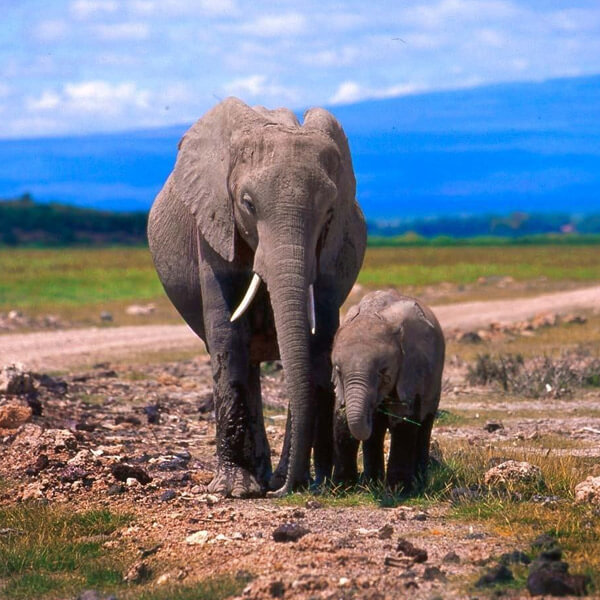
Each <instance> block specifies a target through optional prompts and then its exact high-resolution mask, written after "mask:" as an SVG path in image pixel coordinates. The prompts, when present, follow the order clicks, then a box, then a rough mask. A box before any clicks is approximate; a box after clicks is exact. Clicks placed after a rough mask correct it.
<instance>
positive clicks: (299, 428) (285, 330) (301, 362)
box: [267, 232, 315, 496]
mask: <svg viewBox="0 0 600 600" xmlns="http://www.w3.org/2000/svg"><path fill="white" fill-rule="evenodd" d="M289 233H290V232H287V240H288V241H287V242H286V243H285V244H282V245H280V246H279V247H275V248H274V249H273V252H272V254H271V257H272V258H271V260H269V265H268V271H269V272H270V273H273V276H272V277H270V278H268V279H267V286H268V288H269V294H270V296H271V304H272V307H273V315H274V317H275V327H276V329H277V342H278V345H279V353H280V356H281V362H282V363H283V372H284V374H285V382H286V388H287V393H288V397H289V401H290V414H291V432H290V433H291V444H290V456H289V463H288V472H287V477H286V482H285V484H284V486H283V487H282V488H281V489H280V490H277V491H275V492H274V493H273V495H277V496H281V495H283V494H286V493H288V492H291V491H293V489H294V488H295V487H296V486H297V485H299V484H303V483H305V482H306V481H307V480H308V477H309V473H310V471H309V467H310V452H311V447H312V437H313V429H314V419H315V409H314V407H313V406H312V404H313V394H312V393H311V378H310V353H309V315H308V286H309V281H308V276H307V273H308V272H309V270H308V267H307V251H306V245H305V243H304V237H303V235H301V234H302V232H296V233H297V236H295V237H296V240H297V242H296V243H292V244H290V243H289V238H290V235H289Z"/></svg>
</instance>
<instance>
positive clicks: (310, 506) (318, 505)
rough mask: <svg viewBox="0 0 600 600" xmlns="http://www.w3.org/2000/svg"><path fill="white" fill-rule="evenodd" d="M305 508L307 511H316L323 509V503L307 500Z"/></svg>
mask: <svg viewBox="0 0 600 600" xmlns="http://www.w3.org/2000/svg"><path fill="white" fill-rule="evenodd" d="M305 506H306V508H308V509H309V510H317V509H318V508H323V503H322V502H319V501H318V500H307V501H306V504H305Z"/></svg>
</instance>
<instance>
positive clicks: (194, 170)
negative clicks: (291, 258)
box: [171, 98, 259, 261]
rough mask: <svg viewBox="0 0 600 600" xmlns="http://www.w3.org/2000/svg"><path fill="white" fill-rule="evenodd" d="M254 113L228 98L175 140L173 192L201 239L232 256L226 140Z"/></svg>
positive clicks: (253, 116) (229, 256) (248, 120)
mask: <svg viewBox="0 0 600 600" xmlns="http://www.w3.org/2000/svg"><path fill="white" fill-rule="evenodd" d="M258 117H259V115H258V114H257V113H255V112H254V111H253V110H252V109H251V108H250V107H249V106H247V105H246V104H244V103H243V102H241V101H240V100H238V99H237V98H227V99H226V100H223V102H221V103H220V104H217V106H215V107H214V108H213V109H212V110H210V111H209V112H207V113H206V114H205V115H204V116H203V117H202V118H201V119H199V120H198V121H197V122H196V123H195V124H194V125H192V127H191V128H190V129H188V131H187V132H186V133H185V135H184V136H183V138H182V140H181V142H180V143H179V154H178V155H177V161H176V163H175V168H174V170H173V176H172V185H173V187H172V188H171V189H172V192H173V193H174V194H175V195H176V197H177V200H179V201H181V202H183V203H184V204H185V205H186V206H187V207H188V208H189V210H190V212H191V213H192V215H194V217H195V220H196V223H197V224H198V227H199V229H200V232H201V233H202V235H203V236H204V239H206V241H207V242H208V244H209V245H210V246H211V247H212V248H213V250H215V251H216V252H218V253H219V254H220V255H221V256H222V257H223V258H224V259H226V260H228V261H232V260H233V256H234V250H235V249H234V238H235V224H234V220H233V204H232V200H231V198H230V194H229V184H228V178H229V172H230V165H231V155H230V145H231V144H230V140H231V135H232V133H233V132H234V131H236V130H239V129H240V128H244V127H250V126H251V125H252V123H253V121H254V120H256V119H257V118H258Z"/></svg>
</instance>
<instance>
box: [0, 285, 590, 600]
mask: <svg viewBox="0 0 600 600" xmlns="http://www.w3.org/2000/svg"><path fill="white" fill-rule="evenodd" d="M599 300H600V287H594V288H586V289H585V290H578V291H576V292H564V293H560V294H553V295H546V296H543V297H538V298H528V299H523V300H515V301H497V302H494V303H493V306H494V309H493V311H491V312H490V311H487V310H486V306H492V305H491V304H490V305H486V306H483V305H481V304H480V303H476V304H473V303H469V304H468V305H464V306H458V305H454V306H445V307H440V308H439V309H438V310H437V311H436V312H437V313H438V314H439V317H440V321H441V322H442V323H443V324H444V325H446V326H447V327H451V328H459V327H464V328H470V327H476V326H477V327H478V326H483V325H486V324H488V321H489V316H488V315H491V314H493V317H494V320H497V321H511V320H520V319H524V318H528V317H531V316H533V315H535V314H538V313H540V312H545V311H549V310H551V311H553V312H555V313H556V312H569V311H572V310H574V309H582V308H586V309H590V308H595V307H597V306H600V302H599ZM482 315H486V317H485V318H483V317H482ZM482 319H483V320H482ZM157 345H160V346H161V348H162V349H163V350H169V349H170V348H172V349H173V350H182V349H184V348H188V349H189V348H199V345H198V342H197V340H195V339H194V337H193V335H192V334H191V333H190V332H189V330H187V329H186V328H184V327H177V326H175V327H173V326H151V327H150V326H148V327H143V326H141V327H123V328H112V329H109V328H107V329H97V330H68V331H56V332H43V333H33V334H11V335H7V336H0V365H1V364H4V363H7V362H9V360H10V361H11V362H12V361H14V360H20V361H24V362H26V364H27V365H28V366H30V367H31V368H33V369H34V370H36V371H37V372H38V373H40V372H41V373H44V372H49V371H56V370H61V371H62V373H61V374H60V375H53V376H52V377H47V376H46V377H44V376H41V377H38V378H37V381H36V384H35V385H36V389H37V392H36V394H35V402H34V404H33V405H32V406H33V408H34V413H36V412H38V413H41V414H38V415H35V414H34V416H33V417H32V419H31V421H30V422H28V423H26V424H25V425H22V426H21V427H20V428H19V429H16V430H8V429H5V430H3V431H0V456H1V460H0V478H2V479H4V480H6V481H8V482H10V486H9V487H8V488H5V489H4V490H2V491H0V505H4V506H7V505H12V504H14V503H15V502H18V501H23V500H27V499H43V500H45V501H47V502H49V503H51V504H62V503H68V505H69V506H73V507H74V508H76V509H77V510H82V509H85V508H90V507H108V508H110V509H111V511H124V512H127V513H130V514H133V515H134V517H135V518H134V521H133V523H132V525H131V526H128V527H123V528H121V529H119V530H118V531H117V532H115V533H114V534H112V535H110V536H108V539H106V540H105V541H104V543H105V544H106V547H114V546H119V547H122V548H126V549H127V552H128V553H129V554H130V556H131V558H132V560H133V559H134V558H137V557H140V556H142V555H147V556H145V558H143V559H142V560H143V561H144V563H145V564H146V566H147V568H148V569H149V570H150V572H151V582H152V584H153V585H157V586H158V585H160V584H163V583H165V582H166V583H168V584H173V583H176V582H178V581H184V582H186V581H195V580H200V579H203V578H206V577H209V576H213V575H214V574H215V573H221V572H222V573H235V572H238V571H246V572H248V573H251V574H252V576H253V577H254V579H253V580H252V582H251V583H249V585H248V587H247V588H246V590H245V591H244V593H243V595H242V597H244V598H257V599H261V598H274V597H283V598H299V599H308V598H315V599H317V598H331V599H333V598H370V599H388V598H389V599H391V598H400V597H406V596H408V595H410V596H411V597H414V598H426V599H433V598H449V597H452V598H462V597H465V598H474V597H482V596H485V595H486V594H487V592H485V591H478V590H476V589H475V588H474V587H473V585H474V582H475V581H476V580H477V578H478V577H480V576H481V575H482V573H483V572H484V571H485V569H486V565H488V564H489V561H490V560H491V557H498V556H500V555H501V554H502V553H505V552H511V551H513V550H515V549H524V547H525V546H526V540H521V539H515V538H514V537H513V536H511V535H507V534H506V532H502V531H500V530H498V529H496V528H493V527H485V526H483V525H479V524H470V523H468V522H464V521H460V520H456V519H449V518H448V513H449V511H451V510H452V503H450V502H444V503H436V504H427V503H425V504H421V505H414V504H411V503H408V504H400V505H396V506H393V507H389V508H388V507H386V506H385V502H383V503H382V505H379V506H378V505H377V504H376V503H373V502H367V501H365V502H362V503H361V502H356V503H353V502H351V501H348V502H347V503H346V504H345V505H344V503H343V500H342V501H340V503H335V502H331V501H329V500H327V501H326V500H324V499H323V501H321V500H320V498H319V496H318V495H315V496H310V495H309V494H303V495H295V496H291V497H290V498H288V499H284V500H281V501H275V500H268V499H255V500H231V499H224V498H221V497H219V496H212V495H210V494H207V493H206V484H207V483H208V482H209V481H210V479H211V475H212V472H213V471H214V468H215V456H214V453H215V448H214V433H215V422H214V415H213V405H212V394H211V372H210V365H209V358H208V356H206V355H205V354H203V353H198V355H196V356H195V357H193V358H187V359H182V360H178V361H169V360H164V359H162V358H161V359H160V360H158V359H156V357H155V360H154V361H152V360H151V359H150V360H137V361H133V362H131V363H130V364H124V363H123V362H122V361H121V360H117V359H115V358H111V359H108V360H107V358H106V357H107V356H109V355H112V356H114V354H113V353H116V356H125V355H127V353H132V352H133V353H135V352H143V351H145V350H147V349H148V348H155V347H156V346H157ZM93 360H101V361H102V362H99V363H96V364H95V365H94V366H87V367H85V368H84V367H81V366H80V367H74V366H73V365H74V364H80V365H81V364H88V365H89V364H90V363H91V362H92V361H93ZM465 374H466V365H465V363H464V361H462V360H459V359H457V358H453V357H452V356H450V357H449V360H448V363H447V366H446V371H445V384H444V394H443V398H442V404H441V406H440V408H442V409H443V410H444V411H447V412H448V413H450V414H453V415H459V417H460V421H458V422H456V423H452V422H448V423H445V422H444V420H443V419H440V422H439V423H438V424H437V426H436V427H435V428H434V437H435V438H436V440H437V442H438V443H439V445H440V446H441V448H442V451H444V449H445V448H447V447H450V446H452V444H455V443H456V442H457V440H459V441H461V442H466V443H467V444H469V445H471V446H475V447H481V448H486V449H488V450H490V449H491V450H490V451H491V452H492V454H493V453H496V454H497V456H502V455H503V452H505V451H506V449H508V448H514V447H515V446H517V445H518V447H519V448H520V449H522V450H523V452H526V451H528V450H529V451H532V452H536V451H538V450H539V448H540V445H539V444H538V441H539V439H540V438H543V437H544V436H549V435H557V436H560V437H561V439H563V440H566V442H565V443H564V444H563V446H564V448H562V451H565V452H570V453H573V454H576V453H583V454H584V455H585V456H590V457H600V393H599V392H598V391H597V389H596V391H585V392H581V393H578V394H577V396H576V397H575V398H569V399H566V400H554V401H553V409H552V412H551V413H549V411H548V401H547V400H523V399H521V398H519V399H513V398H510V397H508V396H506V395H502V394H499V393H498V392H497V391H495V390H491V389H488V388H476V387H473V386H470V385H468V384H467V383H466V380H465ZM262 385H263V400H264V404H265V415H266V424H267V433H268V436H269V440H270V443H271V445H272V454H273V461H274V462H275V461H276V458H277V456H278V453H279V450H280V447H281V443H282V439H283V430H284V425H285V410H286V406H287V401H286V398H285V392H284V384H283V378H282V373H281V371H278V370H276V369H271V370H265V372H264V373H263V376H262ZM22 402H23V401H22ZM500 418H501V422H502V427H501V428H499V429H497V430H496V431H493V432H488V431H487V430H486V429H485V428H484V425H485V424H486V422H488V421H489V420H490V419H492V420H499V419H500ZM40 456H44V457H45V458H43V459H41V458H40ZM122 465H128V466H127V467H123V466H122ZM286 523H291V524H292V530H294V531H296V532H299V533H304V535H302V536H301V537H300V538H299V539H298V540H297V541H289V542H278V541H275V539H274V536H273V534H274V531H275V530H276V529H277V528H278V527H279V526H280V525H283V524H286ZM540 533H541V532H540ZM399 538H405V539H407V540H409V541H410V542H411V543H412V544H414V546H416V547H417V548H420V549H424V550H425V551H426V560H423V561H421V562H419V561H417V560H415V558H414V557H410V556H407V555H406V553H403V552H400V551H399V550H398V548H397V546H398V539H399ZM421 558H422V557H421ZM521 594H523V595H524V596H526V597H527V596H528V594H527V592H524V591H522V590H521V591H514V592H512V596H511V597H519V596H520V595H521ZM0 595H1V590H0Z"/></svg>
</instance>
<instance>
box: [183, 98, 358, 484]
mask: <svg viewBox="0 0 600 600" xmlns="http://www.w3.org/2000/svg"><path fill="white" fill-rule="evenodd" d="M171 185H172V189H173V192H174V194H175V195H176V196H177V197H178V198H179V199H180V200H181V202H183V203H184V204H185V205H186V206H187V207H188V209H189V210H190V211H191V213H192V214H193V215H194V217H195V220H196V223H197V227H198V230H199V232H200V235H201V236H203V238H204V239H205V240H206V242H207V243H208V244H209V245H210V246H211V247H212V249H213V250H214V251H215V252H216V253H217V254H218V255H220V257H221V259H222V260H223V261H228V262H232V261H236V262H237V261H239V260H240V259H239V256H240V255H243V256H249V257H251V258H250V260H251V262H252V266H251V268H252V270H253V272H254V276H253V279H252V282H251V284H250V287H249V289H248V292H247V293H246V295H245V297H244V299H243V300H242V302H241V304H240V305H239V307H238V309H237V310H235V308H236V304H237V303H238V302H239V298H237V299H231V306H230V307H229V309H230V315H229V317H230V319H231V320H235V319H237V318H239V317H240V316H241V315H242V314H243V312H244V311H245V310H246V309H247V307H248V305H249V304H250V303H251V301H252V298H253V296H254V294H255V293H256V290H257V288H258V286H259V285H260V282H261V280H262V281H264V282H265V284H266V286H267V289H268V291H269V295H270V300H271V304H272V308H273V314H274V318H275V326H276V330H277V341H278V345H279V350H280V355H281V359H282V363H283V367H284V372H285V380H286V385H287V390H288V395H289V398H290V413H291V423H292V425H291V451H290V460H289V468H288V474H287V480H286V484H285V486H284V488H282V490H280V492H281V493H284V492H285V491H289V490H290V489H292V488H293V487H294V485H296V484H297V483H298V482H300V481H301V480H302V479H303V477H304V475H305V473H307V472H308V465H309V460H310V450H311V439H312V427H313V419H314V407H312V406H311V389H310V364H309V360H310V357H309V338H310V335H311V332H310V329H313V330H314V328H315V326H316V327H317V328H318V326H319V325H318V323H316V324H315V322H314V321H315V319H314V299H313V298H312V289H313V284H314V283H315V281H316V279H317V276H320V275H322V274H329V275H330V276H331V277H335V273H336V259H337V257H338V254H339V253H340V249H341V246H342V244H343V243H345V239H344V238H345V231H346V229H347V228H346V220H347V219H348V215H349V213H353V211H354V213H353V214H355V212H356V211H357V210H358V211H359V209H358V206H357V205H356V202H355V197H354V196H355V179H354V173H353V169H352V162H351V158H350V152H349V148H348V142H347V140H346V137H345V135H344V133H343V131H342V129H341V127H340V125H339V123H338V122H337V121H336V120H335V118H334V117H333V116H332V115H331V114H330V113H328V112H327V111H325V110H323V109H312V110H309V111H308V112H307V113H306V114H305V116H304V123H303V124H302V125H300V124H299V122H298V120H297V119H296V117H295V116H294V115H293V113H291V112H290V111H287V110H284V109H279V110H277V111H268V110H266V109H263V108H256V109H253V108H250V107H249V106H247V105H246V104H244V103H243V102H241V101H239V100H237V99H235V98H229V99H227V100H225V101H223V102H221V103H220V104H218V105H217V106H216V107H215V108H214V109H212V110H211V111H209V112H208V113H207V114H206V115H205V116H204V117H202V118H201V119H200V120H199V121H198V122H197V123H196V124H195V125H193V126H192V127H191V129H190V130H189V131H188V132H187V133H186V134H185V136H184V137H183V139H182V141H181V143H180V151H179V154H178V157H177V162H176V165H175V168H174V170H173V173H172V175H171ZM362 233H363V235H364V232H362ZM361 259H362V256H361ZM346 293H347V291H345V292H344V294H343V297H345V294H346ZM343 297H342V298H341V299H340V303H341V301H343Z"/></svg>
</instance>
